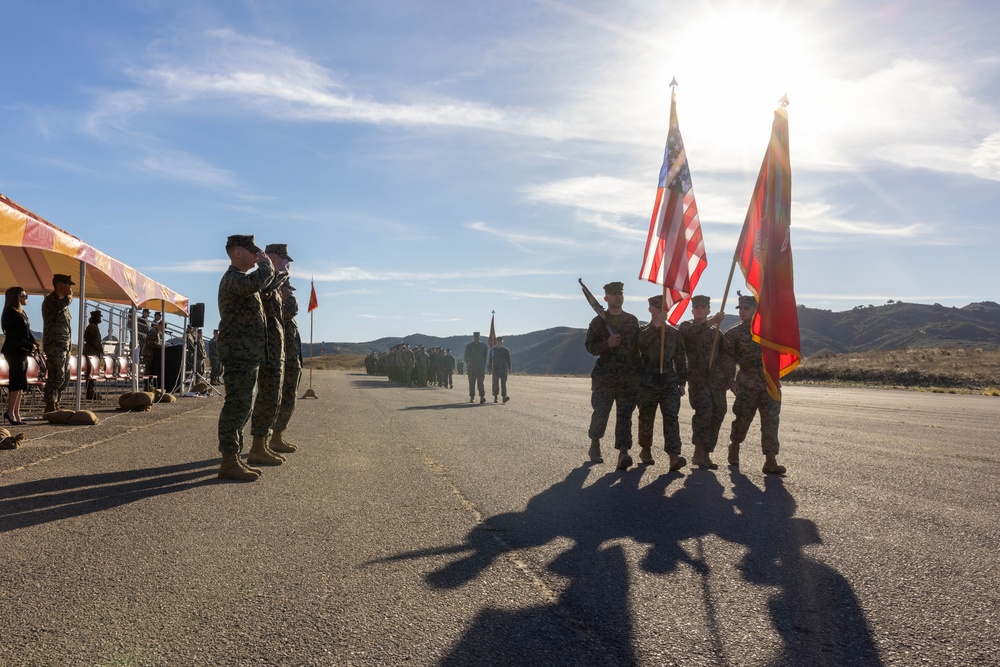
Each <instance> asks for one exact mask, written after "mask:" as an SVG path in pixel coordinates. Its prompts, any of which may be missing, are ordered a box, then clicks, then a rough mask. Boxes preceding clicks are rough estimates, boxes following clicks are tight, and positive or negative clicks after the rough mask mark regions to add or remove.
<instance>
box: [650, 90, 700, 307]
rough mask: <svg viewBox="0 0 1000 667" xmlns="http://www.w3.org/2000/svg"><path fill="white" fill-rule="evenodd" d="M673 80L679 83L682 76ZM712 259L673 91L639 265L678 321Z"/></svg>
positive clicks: (664, 304)
mask: <svg viewBox="0 0 1000 667" xmlns="http://www.w3.org/2000/svg"><path fill="white" fill-rule="evenodd" d="M670 85H671V87H673V86H676V85H677V81H676V80H674V81H672V82H671V84H670ZM707 265H708V260H706V259H705V242H704V239H703V238H702V235H701V221H700V220H699V219H698V206H697V205H696V204H695V201H694V190H693V189H692V187H691V170H690V169H689V168H688V161H687V153H685V151H684V142H683V141H682V140H681V130H680V127H679V126H678V125H677V100H676V95H675V93H674V92H673V91H671V93H670V130H669V131H668V132H667V146H666V149H665V151H664V155H663V166H662V167H660V181H659V186H658V187H657V189H656V202H655V203H654V204H653V217H652V219H651V220H650V221H649V236H648V237H647V238H646V252H645V254H644V255H643V258H642V269H640V271H639V279H640V280H648V281H649V282H651V283H656V284H657V285H663V292H664V295H665V297H666V298H665V299H664V301H663V310H666V311H668V312H669V313H670V315H669V320H670V324H673V325H675V324H677V322H678V321H680V319H681V317H682V316H683V315H684V311H685V310H686V309H687V304H688V301H690V300H691V295H692V294H693V293H694V288H695V286H696V285H697V284H698V279H699V278H700V277H701V274H702V272H703V271H704V270H705V267H706V266H707Z"/></svg>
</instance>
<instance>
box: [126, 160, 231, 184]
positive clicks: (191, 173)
mask: <svg viewBox="0 0 1000 667" xmlns="http://www.w3.org/2000/svg"><path fill="white" fill-rule="evenodd" d="M133 166H134V167H135V168H136V169H137V170H139V171H144V172H147V173H152V174H156V175H157V176H162V177H164V178H168V179H170V180H172V181H181V182H185V183H196V184H198V185H203V186H206V187H208V188H212V189H218V190H239V189H241V187H242V186H241V184H240V182H239V179H238V178H237V177H236V176H235V175H234V174H233V173H232V172H231V171H229V170H227V169H220V168H218V167H213V166H212V165H210V164H208V163H207V162H205V161H204V160H202V159H201V158H199V157H197V156H195V155H191V154H189V153H184V152H182V151H176V150H173V151H157V152H156V153H155V154H151V155H147V156H146V157H143V158H140V159H139V160H137V161H136V162H134V163H133Z"/></svg>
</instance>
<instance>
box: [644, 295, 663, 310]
mask: <svg viewBox="0 0 1000 667" xmlns="http://www.w3.org/2000/svg"><path fill="white" fill-rule="evenodd" d="M646 301H649V305H651V306H653V307H654V308H659V309H660V310H663V295H662V294H657V295H656V296H651V297H649V298H648V299H646Z"/></svg>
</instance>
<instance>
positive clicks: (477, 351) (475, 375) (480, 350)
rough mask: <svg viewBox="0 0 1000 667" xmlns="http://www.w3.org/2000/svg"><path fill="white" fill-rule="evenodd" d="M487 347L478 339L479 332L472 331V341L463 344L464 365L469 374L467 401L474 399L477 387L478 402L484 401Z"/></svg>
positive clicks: (470, 401)
mask: <svg viewBox="0 0 1000 667" xmlns="http://www.w3.org/2000/svg"><path fill="white" fill-rule="evenodd" d="M488 353H489V348H488V347H486V343H484V342H482V341H481V340H479V332H478V331H473V332H472V342H470V343H469V344H468V345H466V346H465V357H464V359H465V366H466V373H468V376H469V403H472V402H474V401H475V400H476V389H477V388H478V389H479V403H480V405H482V404H483V403H485V402H486V386H485V384H484V381H485V379H486V355H487V354H488Z"/></svg>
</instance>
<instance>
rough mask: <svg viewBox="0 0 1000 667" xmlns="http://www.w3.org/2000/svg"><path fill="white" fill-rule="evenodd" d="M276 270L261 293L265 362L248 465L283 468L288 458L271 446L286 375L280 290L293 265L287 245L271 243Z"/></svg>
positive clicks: (252, 422)
mask: <svg viewBox="0 0 1000 667" xmlns="http://www.w3.org/2000/svg"><path fill="white" fill-rule="evenodd" d="M264 252H265V253H266V254H267V256H268V258H270V260H271V263H272V265H273V266H274V268H275V272H274V276H273V277H272V278H271V281H270V282H269V283H268V284H267V285H265V286H264V288H263V289H261V291H260V301H261V305H262V307H263V309H264V322H265V326H266V329H267V344H266V350H265V351H266V353H267V355H266V356H265V358H264V361H262V362H261V364H260V370H259V371H258V372H257V398H256V400H255V401H254V404H253V414H252V416H251V417H250V435H252V436H253V444H252V445H251V447H250V453H249V454H248V455H247V461H249V462H250V463H259V464H261V465H280V464H281V463H282V462H283V461H284V460H285V457H283V456H281V455H280V454H277V453H275V452H274V451H273V450H272V449H271V448H270V446H269V443H268V440H269V438H270V437H271V428H272V427H273V426H274V421H275V419H277V417H278V408H279V407H280V406H281V381H282V379H283V378H284V375H285V326H284V324H283V318H282V314H281V309H282V306H281V287H282V285H284V284H285V282H286V281H287V280H288V264H289V263H290V262H291V261H292V260H291V257H289V256H288V250H287V247H286V246H285V244H284V243H270V244H268V245H267V247H265V248H264Z"/></svg>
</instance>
